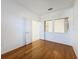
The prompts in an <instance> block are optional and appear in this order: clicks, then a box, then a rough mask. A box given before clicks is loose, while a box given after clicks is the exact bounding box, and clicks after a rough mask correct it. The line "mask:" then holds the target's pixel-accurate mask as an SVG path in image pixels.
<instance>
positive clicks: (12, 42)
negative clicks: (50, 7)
mask: <svg viewBox="0 0 79 59" xmlns="http://www.w3.org/2000/svg"><path fill="white" fill-rule="evenodd" d="M1 2H2V3H1V4H2V6H1V7H2V11H1V12H2V19H1V27H2V28H1V54H3V53H6V52H8V51H11V50H13V49H15V48H18V47H20V46H22V45H24V44H25V32H29V33H30V36H29V37H30V38H29V37H27V38H26V39H28V38H29V40H28V41H27V43H30V42H31V20H37V19H38V17H37V16H36V15H35V14H32V13H31V12H29V11H27V10H26V9H25V8H23V6H21V5H19V4H17V3H16V2H15V1H14V0H13V1H12V0H2V1H1ZM24 20H28V21H26V22H24ZM24 23H28V25H27V24H26V28H24V27H25V25H24ZM25 29H26V30H25ZM28 30H29V31H28Z"/></svg>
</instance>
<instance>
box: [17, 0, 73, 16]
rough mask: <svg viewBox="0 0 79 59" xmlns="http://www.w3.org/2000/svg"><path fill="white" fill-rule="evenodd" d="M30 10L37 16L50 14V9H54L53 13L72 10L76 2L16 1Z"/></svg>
mask: <svg viewBox="0 0 79 59" xmlns="http://www.w3.org/2000/svg"><path fill="white" fill-rule="evenodd" d="M16 1H17V2H18V3H19V4H21V5H23V6H24V7H25V8H27V9H28V10H30V11H32V12H33V13H35V14H37V15H44V14H46V13H49V11H48V8H53V10H52V11H50V12H53V11H57V10H61V9H64V8H70V7H72V6H73V3H74V0H16Z"/></svg>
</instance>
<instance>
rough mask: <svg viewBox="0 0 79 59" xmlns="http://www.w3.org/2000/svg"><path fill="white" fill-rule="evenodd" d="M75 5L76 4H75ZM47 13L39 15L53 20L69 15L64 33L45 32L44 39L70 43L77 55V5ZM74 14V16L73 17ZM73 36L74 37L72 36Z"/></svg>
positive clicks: (44, 18)
mask: <svg viewBox="0 0 79 59" xmlns="http://www.w3.org/2000/svg"><path fill="white" fill-rule="evenodd" d="M76 6H77V5H76ZM76 6H75V7H73V8H69V9H64V10H60V11H56V12H53V13H49V14H47V15H44V16H42V17H41V19H43V20H54V19H58V18H64V17H69V30H68V32H66V33H55V32H46V33H45V39H46V40H49V41H53V42H58V43H62V44H67V45H71V46H73V48H74V51H75V53H76V55H77V52H78V51H77V40H78V39H77V21H78V19H77V12H75V11H76V9H77V7H76ZM75 16H76V17H75ZM74 37H75V38H74Z"/></svg>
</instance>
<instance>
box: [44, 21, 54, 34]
mask: <svg viewBox="0 0 79 59" xmlns="http://www.w3.org/2000/svg"><path fill="white" fill-rule="evenodd" d="M52 31H53V23H52V21H45V32H52Z"/></svg>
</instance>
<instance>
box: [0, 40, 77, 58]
mask: <svg viewBox="0 0 79 59" xmlns="http://www.w3.org/2000/svg"><path fill="white" fill-rule="evenodd" d="M1 59H77V58H76V55H75V53H74V51H73V48H72V47H71V46H67V45H63V44H59V43H55V42H49V41H45V40H37V41H35V42H33V43H32V44H29V45H27V46H23V47H20V48H18V49H16V50H13V51H11V52H9V53H6V54H4V55H2V56H1Z"/></svg>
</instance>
